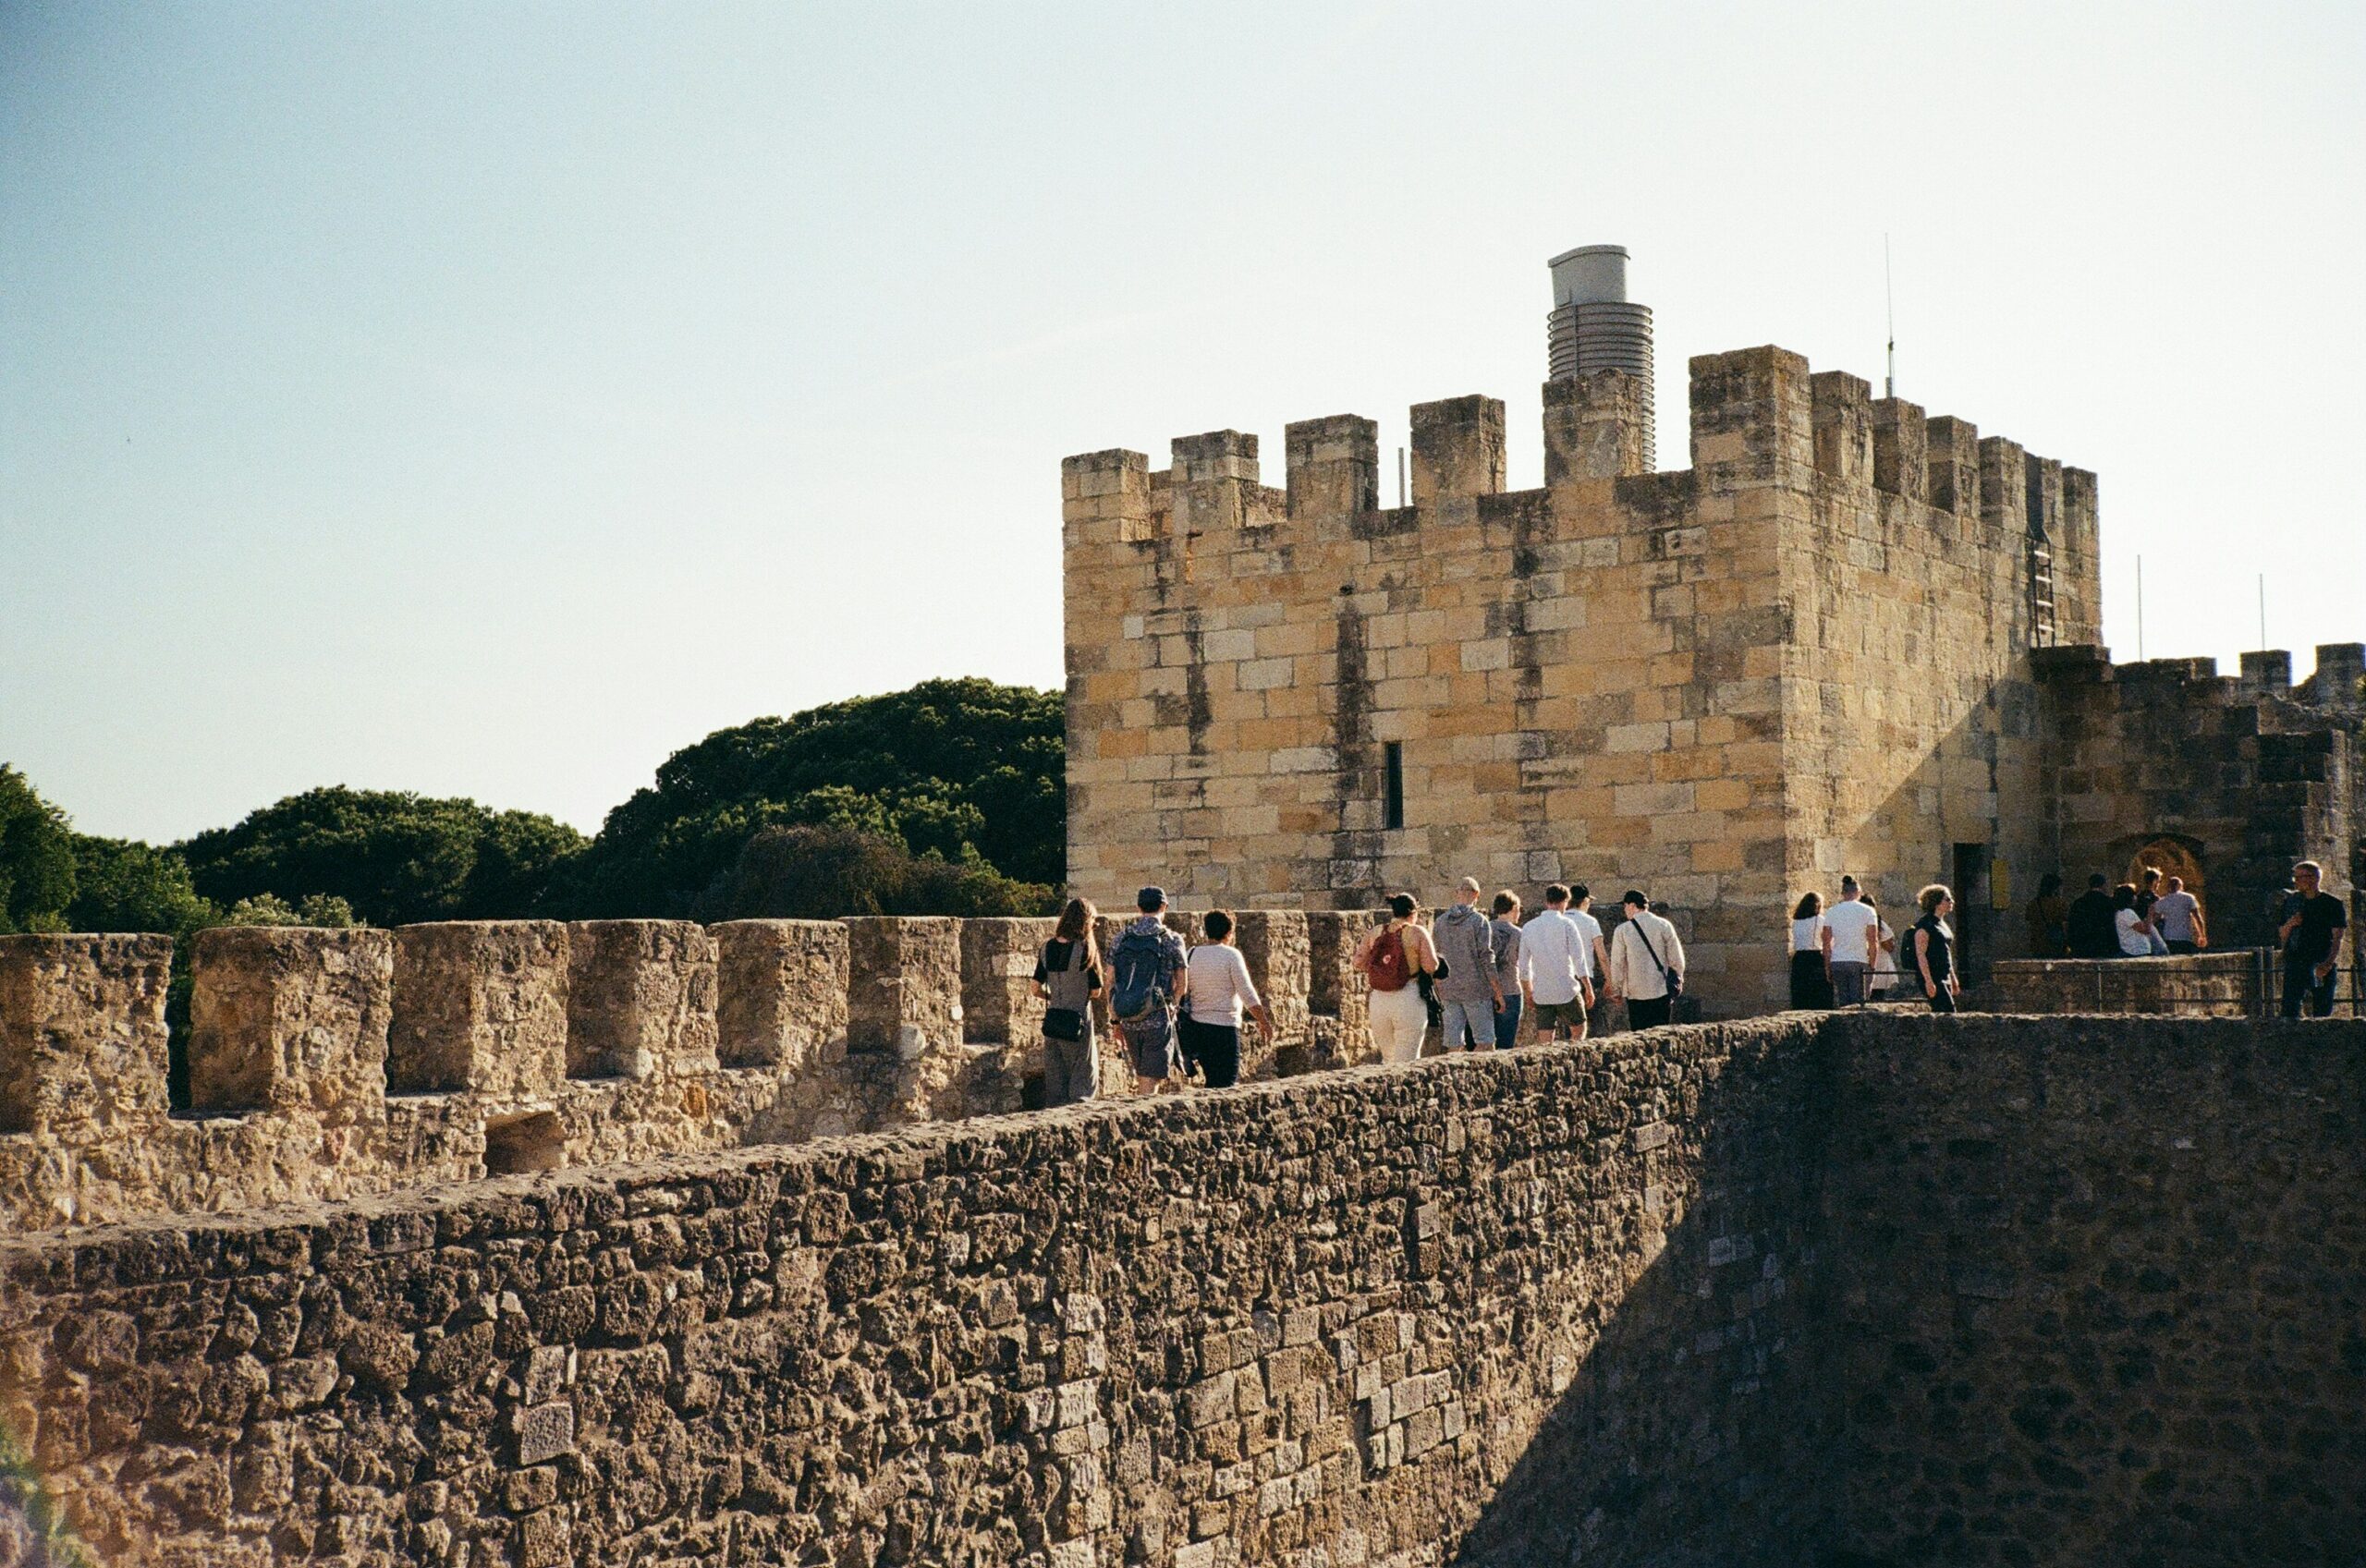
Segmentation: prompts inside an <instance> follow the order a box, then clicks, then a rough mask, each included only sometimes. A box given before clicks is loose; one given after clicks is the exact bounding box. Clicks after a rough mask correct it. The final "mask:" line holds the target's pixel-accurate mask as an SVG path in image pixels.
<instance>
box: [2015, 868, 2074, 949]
mask: <svg viewBox="0 0 2366 1568" xmlns="http://www.w3.org/2000/svg"><path fill="white" fill-rule="evenodd" d="M2021 918H2022V919H2023V920H2024V921H2026V922H2028V924H2029V928H2030V956H2031V957H2032V958H2059V957H2061V956H2062V953H2063V948H2064V945H2065V944H2066V943H2067V942H2068V941H2069V925H2070V901H2069V900H2068V899H2067V898H2065V897H2063V896H2062V877H2061V875H2060V873H2058V872H2055V871H2048V872H2046V874H2045V875H2043V876H2042V877H2040V878H2039V879H2038V880H2037V896H2036V897H2035V898H2032V899H2031V900H2030V902H2029V906H2028V907H2027V908H2025V909H2023V910H2022V911H2021Z"/></svg>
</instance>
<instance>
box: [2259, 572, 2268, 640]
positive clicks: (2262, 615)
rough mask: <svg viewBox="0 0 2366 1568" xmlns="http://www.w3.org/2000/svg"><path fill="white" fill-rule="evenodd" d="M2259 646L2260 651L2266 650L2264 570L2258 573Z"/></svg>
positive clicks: (2265, 585)
mask: <svg viewBox="0 0 2366 1568" xmlns="http://www.w3.org/2000/svg"><path fill="white" fill-rule="evenodd" d="M2259 646H2260V650H2261V651H2262V652H2264V651H2266V649H2267V574H2266V573H2265V572H2262V573H2261V574H2260V575H2259Z"/></svg>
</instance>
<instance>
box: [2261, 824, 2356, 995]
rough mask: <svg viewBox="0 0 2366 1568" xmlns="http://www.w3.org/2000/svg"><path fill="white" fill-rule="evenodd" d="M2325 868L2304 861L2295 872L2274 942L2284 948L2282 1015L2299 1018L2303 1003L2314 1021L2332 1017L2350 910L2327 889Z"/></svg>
mask: <svg viewBox="0 0 2366 1568" xmlns="http://www.w3.org/2000/svg"><path fill="white" fill-rule="evenodd" d="M2323 882H2324V868H2323V867H2322V866H2320V865H2318V864H2317V863H2316V862H2315V861H2314V860H2303V861H2301V862H2300V863H2299V865H2297V866H2295V867H2293V868H2292V888H2293V893H2292V896H2291V897H2290V898H2288V899H2287V900H2286V901H2285V903H2284V906H2283V909H2282V910H2281V911H2280V913H2281V914H2282V915H2283V917H2284V918H2283V920H2282V923H2280V924H2279V925H2278V926H2277V927H2276V928H2275V940H2276V941H2277V942H2281V943H2282V944H2283V946H2284V1015H2285V1016H2286V1017H2287V1018H2297V1017H2299V1015H2300V1010H2301V1003H2303V1002H2305V1003H2307V1004H2308V1013H2309V1016H2311V1018H2330V1017H2332V1016H2333V989H2334V972H2335V969H2336V966H2338V965H2339V963H2340V960H2341V938H2342V933H2343V932H2344V931H2346V930H2348V928H2349V911H2348V909H2346V908H2344V907H2343V906H2342V902H2341V900H2340V899H2338V898H2336V897H2335V896H2334V895H2333V894H2332V893H2327V892H2325V891H2324V889H2323Z"/></svg>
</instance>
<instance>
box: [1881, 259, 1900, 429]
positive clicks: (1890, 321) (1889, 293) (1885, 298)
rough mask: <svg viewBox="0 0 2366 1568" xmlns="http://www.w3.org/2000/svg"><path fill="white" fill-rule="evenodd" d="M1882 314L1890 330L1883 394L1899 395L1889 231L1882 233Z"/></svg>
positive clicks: (1895, 306) (1895, 317)
mask: <svg viewBox="0 0 2366 1568" xmlns="http://www.w3.org/2000/svg"><path fill="white" fill-rule="evenodd" d="M1882 315H1883V318H1884V324H1885V325H1886V327H1887V328H1888V332H1889V366H1888V369H1887V371H1885V372H1884V374H1883V376H1882V395H1883V396H1884V397H1896V395H1897V294H1896V290H1895V289H1893V288H1892V287H1891V286H1890V281H1889V233H1888V231H1887V230H1884V231H1883V233H1882Z"/></svg>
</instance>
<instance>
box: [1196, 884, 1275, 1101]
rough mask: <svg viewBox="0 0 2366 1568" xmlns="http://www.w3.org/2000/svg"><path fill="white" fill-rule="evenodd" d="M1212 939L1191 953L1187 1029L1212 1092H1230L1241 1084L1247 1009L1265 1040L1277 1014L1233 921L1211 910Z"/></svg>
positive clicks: (1208, 928) (1204, 926)
mask: <svg viewBox="0 0 2366 1568" xmlns="http://www.w3.org/2000/svg"><path fill="white" fill-rule="evenodd" d="M1200 929H1201V930H1203V931H1205V932H1206V933H1207V938H1208V940H1207V941H1206V942H1202V943H1201V944H1200V945H1199V946H1197V947H1195V948H1193V949H1192V950H1191V956H1190V957H1189V958H1188V959H1186V960H1185V961H1184V965H1183V972H1184V974H1185V975H1186V977H1188V978H1189V982H1190V983H1189V985H1188V986H1187V987H1186V988H1185V990H1184V992H1183V1007H1184V1018H1183V1022H1184V1026H1185V1027H1186V1029H1187V1030H1188V1031H1189V1034H1190V1035H1191V1037H1192V1039H1191V1046H1192V1054H1193V1055H1194V1056H1196V1057H1197V1058H1198V1059H1199V1063H1200V1071H1201V1073H1202V1074H1204V1075H1206V1077H1207V1083H1208V1087H1209V1088H1231V1087H1232V1086H1233V1085H1234V1084H1237V1083H1238V1082H1239V1081H1240V1013H1241V1009H1242V1008H1243V1007H1246V1008H1247V1009H1248V1010H1249V1012H1250V1015H1252V1016H1253V1017H1255V1018H1256V1020H1257V1026H1258V1027H1260V1028H1262V1029H1263V1030H1264V1031H1265V1038H1266V1039H1268V1040H1271V1039H1273V1038H1274V1015H1272V1014H1271V1013H1268V1012H1267V1011H1266V1010H1265V1000H1264V998H1262V997H1261V996H1259V995H1258V994H1257V987H1256V986H1255V985H1254V984H1252V983H1251V982H1250V978H1249V962H1248V960H1247V959H1245V958H1243V957H1241V955H1240V949H1238V948H1237V947H1235V946H1233V945H1232V917H1231V916H1230V915H1227V914H1226V913H1225V912H1224V911H1223V910H1221V909H1211V910H1209V911H1208V913H1207V914H1206V916H1205V917H1203V918H1201V921H1200Z"/></svg>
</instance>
